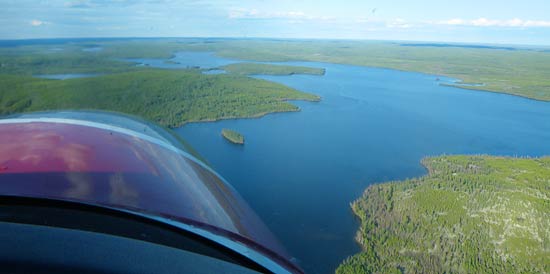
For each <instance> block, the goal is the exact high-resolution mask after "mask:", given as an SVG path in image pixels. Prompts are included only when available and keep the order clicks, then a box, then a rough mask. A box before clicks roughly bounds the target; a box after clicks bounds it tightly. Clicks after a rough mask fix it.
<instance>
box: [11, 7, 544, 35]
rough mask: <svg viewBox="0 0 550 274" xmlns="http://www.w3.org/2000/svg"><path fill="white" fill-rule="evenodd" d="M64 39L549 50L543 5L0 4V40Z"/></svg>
mask: <svg viewBox="0 0 550 274" xmlns="http://www.w3.org/2000/svg"><path fill="white" fill-rule="evenodd" d="M67 37H269V38H316V39H325V38H326V39H371V40H410V41H441V42H464V43H490V44H493V43H494V44H523V45H550V0H522V1H516V0H514V1H508V0H457V1H436V0H419V1H411V0H380V1H378V0H377V1H370V0H337V1H324V0H316V1H311V0H277V1H275V0H257V1H252V0H238V1H235V0H180V1H176V0H142V1H138V0H111V1H107V0H33V1H28V0H0V39H30V38H67Z"/></svg>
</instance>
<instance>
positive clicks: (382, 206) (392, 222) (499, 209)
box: [337, 156, 550, 274]
mask: <svg viewBox="0 0 550 274" xmlns="http://www.w3.org/2000/svg"><path fill="white" fill-rule="evenodd" d="M422 163H423V164H424V166H426V168H427V169H428V170H429V174H428V175H426V176H424V177H421V178H417V179H410V180H406V181H402V182H390V183H384V184H376V185H372V186H370V187H369V188H368V189H367V190H366V191H365V193H364V195H363V197H361V198H360V199H358V200H357V201H355V202H353V204H352V208H353V211H354V212H355V214H356V215H357V216H358V217H359V219H360V220H361V226H360V230H359V232H358V233H357V240H358V241H359V243H360V244H361V246H362V247H363V251H362V252H361V253H359V254H357V255H354V256H352V257H350V258H348V259H347V260H345V261H344V262H343V263H342V265H341V266H340V267H339V268H338V269H337V273H340V274H343V273H548V272H550V263H549V261H548V258H550V203H549V201H550V188H549V186H550V158H548V157H545V158H534V159H528V158H503V157H491V156H443V157H434V158H425V159H424V160H423V161H422Z"/></svg>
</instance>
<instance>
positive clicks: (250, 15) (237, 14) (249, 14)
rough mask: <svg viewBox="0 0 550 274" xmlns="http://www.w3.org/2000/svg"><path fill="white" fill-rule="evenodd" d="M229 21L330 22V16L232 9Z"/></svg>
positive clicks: (300, 12) (301, 12)
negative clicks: (283, 20) (284, 20)
mask: <svg viewBox="0 0 550 274" xmlns="http://www.w3.org/2000/svg"><path fill="white" fill-rule="evenodd" d="M229 18H230V19H291V20H300V19H305V20H331V19H334V17H331V16H312V15H308V14H306V13H305V12H303V11H285V12H264V11H259V10H257V9H243V8H234V9H232V10H230V11H229Z"/></svg>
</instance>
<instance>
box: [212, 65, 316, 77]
mask: <svg viewBox="0 0 550 274" xmlns="http://www.w3.org/2000/svg"><path fill="white" fill-rule="evenodd" d="M221 69H223V70H225V71H227V72H229V73H236V74H242V75H254V74H262V75H293V74H310V75H324V74H325V69H323V68H311V67H303V66H286V65H272V64H261V63H235V64H230V65H226V66H223V67H221Z"/></svg>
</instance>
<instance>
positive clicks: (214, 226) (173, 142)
mask: <svg viewBox="0 0 550 274" xmlns="http://www.w3.org/2000/svg"><path fill="white" fill-rule="evenodd" d="M0 195H9V196H18V197H30V198H46V199H56V200H63V201H71V202H79V203H85V204H91V205H96V206H103V207H109V208H114V209H120V210H124V211H128V212H135V213H139V214H142V215H145V216H149V217H152V218H156V219H157V220H163V221H166V222H170V223H171V224H176V225H177V226H179V227H180V228H182V229H186V230H190V231H191V232H193V233H197V234H200V235H201V236H203V237H207V238H209V239H211V240H213V241H216V242H218V243H220V244H223V245H225V246H226V247H228V248H231V249H233V250H235V251H237V252H240V253H244V255H245V256H248V257H250V258H251V259H253V260H256V261H258V260H259V262H258V263H259V264H262V265H264V267H266V268H267V269H270V270H272V271H274V272H279V271H285V272H301V271H300V270H299V268H298V267H296V266H295V265H294V264H293V263H292V262H290V258H289V256H288V255H287V253H286V251H285V250H284V248H282V246H281V245H280V244H279V243H278V241H277V240H276V239H275V237H274V236H273V234H272V233H271V232H270V231H269V229H267V227H266V226H265V225H264V224H263V222H262V221H261V220H260V219H259V217H258V216H257V215H256V214H255V213H254V212H253V211H252V210H251V208H250V207H249V206H248V205H247V204H246V202H245V201H244V200H243V199H242V198H241V196H240V195H239V194H238V193H237V191H236V190H235V189H234V188H233V187H232V186H231V185H230V184H229V183H227V182H226V181H225V180H224V179H223V178H222V177H221V176H220V175H219V174H217V173H216V172H215V171H213V170H212V169H211V168H210V167H209V166H208V165H207V164H205V163H204V162H203V161H201V160H199V157H198V156H197V155H196V154H195V153H194V152H193V151H192V148H190V147H189V146H188V145H187V144H185V143H184V142H182V141H181V140H180V139H179V137H178V136H176V135H175V134H173V133H171V132H170V131H169V130H166V129H164V128H162V127H160V126H157V125H155V124H153V123H150V122H146V121H143V120H140V119H138V118H134V117H130V116H126V115H120V114H114V113H107V112H92V111H88V112H75V111H64V112H63V111H62V112H46V113H44V112H42V113H30V114H20V115H16V116H10V117H6V118H5V119H0Z"/></svg>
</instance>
